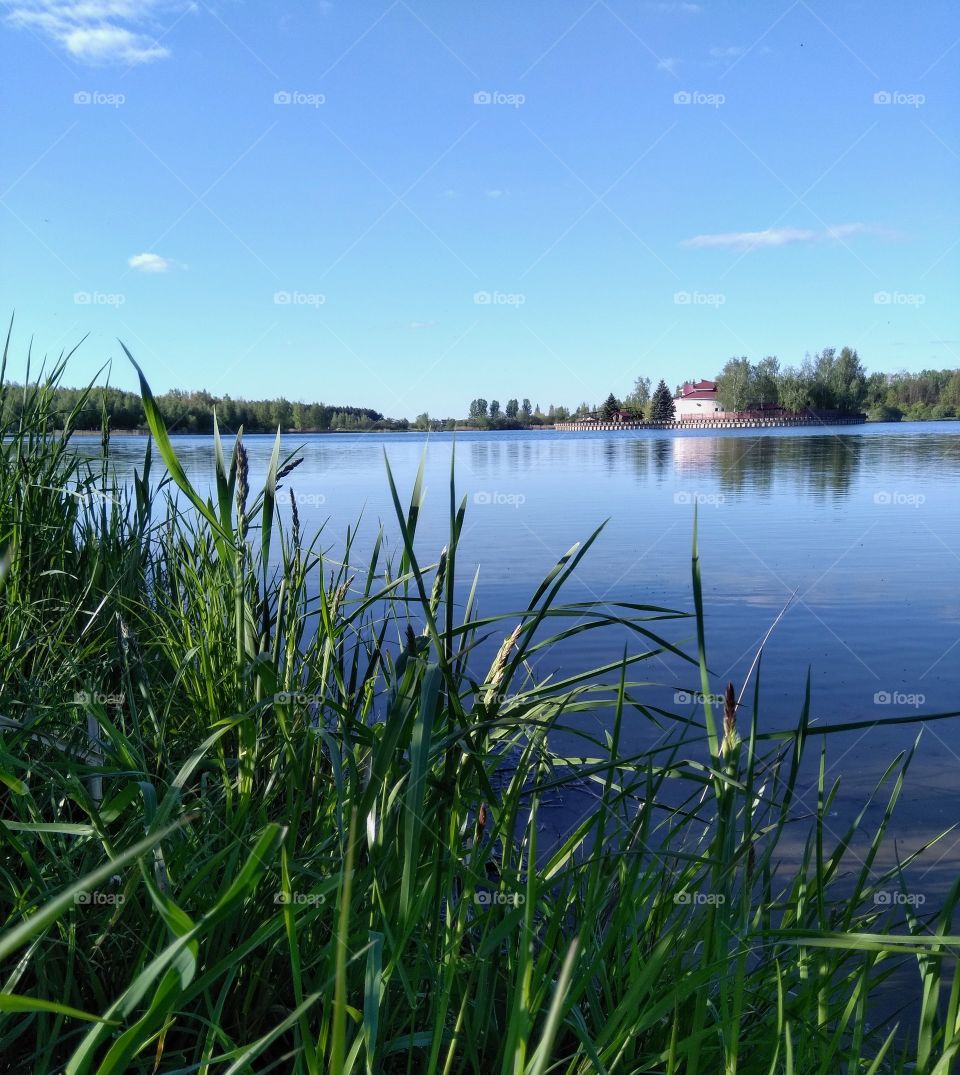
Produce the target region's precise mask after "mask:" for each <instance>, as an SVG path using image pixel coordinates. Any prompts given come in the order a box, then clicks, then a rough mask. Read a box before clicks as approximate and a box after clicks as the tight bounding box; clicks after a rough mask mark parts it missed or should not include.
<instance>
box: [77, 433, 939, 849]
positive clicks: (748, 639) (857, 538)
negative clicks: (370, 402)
mask: <svg viewBox="0 0 960 1075" xmlns="http://www.w3.org/2000/svg"><path fill="white" fill-rule="evenodd" d="M245 442H246V444H247V447H248V450H249V451H250V455H251V465H252V469H253V480H251V487H252V488H256V487H257V485H256V478H257V477H259V476H260V474H262V471H263V470H264V468H265V466H266V462H267V458H268V455H269V451H270V447H271V444H272V438H270V437H265V436H264V437H257V436H250V437H247V438H246V441H245ZM300 444H302V445H303V452H302V454H303V455H304V463H303V464H302V465H301V466H300V468H299V469H298V470H297V471H296V472H295V473H294V474H293V476H292V479H291V481H292V490H291V491H292V493H293V495H295V496H296V497H297V499H298V503H299V509H300V515H301V519H302V521H303V524H304V530H305V532H308V533H309V532H311V531H312V529H313V528H314V527H318V526H320V524H321V523H323V522H324V521H325V520H329V521H328V522H327V527H326V529H325V531H324V539H325V540H324V546H325V548H327V549H328V550H330V552H331V554H332V555H336V554H337V552H338V551H339V550H340V549H342V546H343V536H344V534H345V532H346V528H347V525H348V524H352V523H354V522H355V521H356V520H357V519H358V518H359V517H360V516H361V514H362V515H363V516H364V519H365V524H362V526H361V541H360V546H361V547H362V548H363V549H369V547H370V545H371V544H372V541H373V533H374V531H375V529H376V525H375V524H376V522H377V521H379V520H382V521H383V522H384V524H385V526H386V528H387V531H388V534H389V535H391V536H392V537H393V538H394V540H395V539H396V533H397V531H396V527H395V526H394V525H393V509H392V506H391V503H390V500H389V491H388V488H387V483H386V479H385V468H384V458H383V457H384V451H386V453H387V455H388V457H389V459H390V463H391V466H392V467H393V470H394V475H395V478H396V480H397V483H398V487H399V488H400V492H401V497H404V496H406V495H407V494H408V493H409V491H410V489H411V487H412V484H413V480H414V476H415V474H416V469H417V465H418V463H419V460H420V456H421V454H422V453H423V452H424V451H426V489H427V499H426V505H425V509H424V513H423V515H422V520H421V524H420V529H419V532H418V547H419V550H420V558H421V562H422V563H427V562H432V561H433V560H435V558H436V555H437V553H438V552H439V550H440V548H441V547H442V546H443V545H444V544H445V543H446V527H447V518H448V515H447V513H448V499H447V498H448V480H449V468H450V455H451V450H452V448H453V437H452V435H448V434H433V435H430V436H429V437H428V436H426V435H416V434H407V435H360V436H357V435H352V436H351V435H330V436H313V437H309V436H308V437H302V436H301V437H296V436H290V437H286V438H285V443H284V447H285V448H286V449H288V450H292V449H293V448H295V447H297V446H298V445H300ZM97 447H98V445H97V438H90V440H89V441H88V442H87V441H84V442H81V450H82V451H84V452H88V451H89V452H91V453H92V452H95V451H96V450H97ZM176 447H177V450H178V452H179V454H180V456H181V459H182V461H183V463H184V465H185V467H186V469H187V472H188V473H189V474H190V476H191V479H192V480H193V481H194V482H195V483H197V485H198V486H200V487H202V488H207V487H208V486H209V483H210V481H211V480H212V469H211V468H212V453H211V446H210V442H209V440H208V439H207V438H201V437H183V438H178V439H177V440H176ZM143 448H144V441H143V440H142V439H140V438H120V437H118V438H116V439H115V441H114V447H113V451H114V456H115V459H116V464H117V466H118V468H119V469H120V471H121V473H129V471H130V468H132V467H133V466H134V465H135V464H136V465H139V463H140V462H141V460H142V455H143ZM456 458H457V481H458V488H459V493H460V495H463V494H466V495H467V497H468V511H467V521H466V527H465V536H464V540H463V544H462V547H461V552H460V567H461V569H462V570H463V575H464V581H465V584H466V583H468V582H469V577H470V576H471V575H472V569H473V567H474V566H475V565H477V564H479V565H480V568H481V572H480V593H481V597H482V601H481V611H482V612H484V613H494V612H505V611H510V610H513V609H518V608H522V607H524V606H525V605H526V603H527V601H528V600H529V597H530V596H531V595H532V593H533V590H534V589H535V587H536V585H537V583H538V582H539V580H540V579H541V578H542V577H543V575H544V574H545V573H546V572H547V571H548V570H549V569H550V567H551V566H552V565H553V564H554V563H555V562H556V560H557V559H558V558H559V557H560V556H561V555H563V553H564V552H566V550H567V549H569V548H570V546H571V545H573V544H574V543H575V542H577V541H581V540H583V539H585V538H587V537H588V536H589V534H590V533H591V532H592V531H593V530H594V528H596V527H597V526H599V525H600V524H601V523H602V522H603V521H604V520H605V519H609V522H608V523H607V525H606V527H605V529H604V531H603V533H602V535H601V536H600V538H599V540H598V541H597V542H596V544H595V545H594V547H593V548H592V549H591V550H590V552H589V553H588V555H587V558H586V559H585V561H584V562H583V564H582V566H581V568H580V569H579V572H578V575H577V579H576V582H575V583H574V584H572V585H571V586H570V588H569V590H568V591H567V599H568V600H597V601H613V600H619V601H630V602H640V603H649V604H656V605H664V606H667V607H670V608H676V609H683V610H691V609H692V596H691V583H690V551H691V540H692V533H693V511H694V509H693V504H694V503H695V502H697V503H698V504H699V535H700V536H699V540H700V554H701V567H702V574H703V584H704V598H705V604H706V611H707V628H708V643H707V645H708V661H709V664H710V666H711V668H712V669H713V670H714V671H715V673H716V676H715V680H714V683H715V689H717V690H720V689H722V687H723V686H724V685H725V683H726V681H727V680H728V679H730V680H732V681H733V682H734V684H735V685H736V686H737V687H738V689H739V686H740V684H741V683H742V682H743V679H744V677H745V675H746V674H747V671H748V669H749V667H750V664H751V661H752V659H753V656H754V654H755V652H756V649H757V646H758V645H759V643H760V641H761V639H762V637H763V635H764V634H765V632H766V631H767V629H768V627H769V626H770V624H771V623H772V622H773V620H774V619H775V617H776V616H777V614H778V613H779V612H780V610H781V609H782V608H783V606H784V605H785V604H786V603H787V601H788V599H789V598H790V595H791V594H792V593H794V591H796V595H797V596H796V599H795V600H794V603H793V605H792V606H791V608H790V610H789V611H788V612H787V614H786V616H785V617H784V618H783V620H782V621H781V622H780V624H779V625H778V627H777V629H776V630H775V631H774V633H773V636H772V637H771V639H770V641H769V643H768V644H767V647H766V650H765V654H764V659H763V675H762V680H761V699H762V709H761V711H762V721H763V724H764V726H766V727H768V728H773V727H777V726H786V725H791V724H793V723H794V722H795V721H796V719H797V716H798V714H799V712H800V709H801V705H802V701H803V690H804V680H805V676H806V672H807V668H808V666H809V667H810V669H811V676H812V690H813V699H812V712H813V716H814V718H815V719H816V720H819V721H821V722H824V723H827V722H830V723H832V722H836V721H846V720H855V719H869V720H874V719H884V718H887V717H891V716H894V715H896V714H902V713H907V712H909V713H917V714H924V713H936V712H942V711H947V710H951V709H960V689H958V687H960V675H958V667H960V585H958V583H960V423H952V422H951V423H937V424H929V423H928V424H902V425H898V426H891V425H884V426H861V427H842V428H837V429H835V430H824V431H816V432H811V431H807V430H790V429H786V430H771V431H769V432H767V433H765V434H764V435H758V433H757V432H756V431H736V432H730V433H723V434H721V435H717V434H716V433H711V432H707V431H705V432H702V433H693V434H684V435H679V434H673V433H667V434H664V433H660V432H653V431H630V432H624V433H616V434H609V433H608V434H603V433H578V434H573V433H555V432H531V433H521V432H517V433H497V434H481V433H467V434H458V435H457V438H456ZM284 510H285V511H287V512H289V510H290V509H289V506H287V507H285V508H284ZM503 633H506V631H504V632H503ZM665 633H667V634H668V636H669V637H670V638H671V640H673V641H677V642H680V643H684V642H686V643H689V642H690V636H691V634H692V626H691V625H690V624H686V623H680V624H677V623H674V624H671V625H668V629H667V631H666V632H665ZM622 644H623V641H622V639H619V638H618V639H617V640H616V645H615V646H612V645H611V641H610V639H608V640H607V642H606V643H604V642H603V641H602V639H601V638H600V637H599V633H594V634H593V636H592V637H591V635H590V634H588V635H585V636H583V641H582V643H580V644H579V645H578V648H577V650H576V651H571V650H570V649H569V648H568V649H566V650H564V651H563V652H562V653H556V654H548V655H547V656H546V657H545V658H544V660H543V661H542V662H541V664H540V666H539V667H538V672H540V673H541V674H546V673H547V672H549V671H554V670H560V669H561V668H562V669H563V670H568V669H569V668H571V667H588V666H590V665H592V664H599V663H601V662H602V661H604V660H610V659H615V658H616V657H618V656H619V655H620V652H621V649H620V647H622ZM631 647H632V650H633V651H634V652H636V643H635V642H634V643H631ZM691 649H692V646H691ZM635 678H643V679H655V680H657V681H658V683H659V684H660V685H659V686H654V687H651V688H649V690H648V698H649V701H650V702H651V703H653V704H659V705H663V706H665V707H667V708H670V709H675V708H677V707H678V705H679V707H680V708H681V709H683V710H684V711H685V712H688V713H690V714H693V713H694V706H693V705H692V704H685V703H683V702H680V703H678V702H677V701H676V694H675V692H676V691H677V690H691V691H693V690H696V689H698V685H697V682H696V675H695V674H691V672H690V670H689V669H688V668H684V666H683V665H682V664H681V663H680V662H679V661H677V660H676V659H669V660H654V661H651V662H648V663H646V664H645V665H642V666H640V669H639V670H637V672H636V673H635ZM597 719H598V720H600V719H602V718H599V717H598V718H597ZM648 733H649V728H648V727H647V726H646V725H643V724H642V722H640V721H638V722H637V724H636V725H634V726H631V728H630V729H628V737H633V738H634V739H635V740H636V741H637V742H640V741H641V740H644V736H646V735H648ZM915 735H916V727H914V728H912V729H911V728H908V729H899V730H898V729H893V730H891V729H886V730H872V731H870V732H867V733H855V734H849V735H844V736H837V737H833V738H832V740H831V743H830V754H829V761H830V763H831V768H830V773H829V776H830V777H831V778H833V777H836V776H839V775H841V774H842V776H843V785H842V787H843V791H842V793H841V796H840V799H839V800H838V803H837V809H836V811H835V814H836V817H837V826H838V828H839V826H840V824H841V822H842V820H843V818H844V817H846V816H847V815H848V814H849V813H850V812H851V811H852V810H853V809H854V804H860V803H861V802H862V801H863V798H864V797H865V795H866V793H867V792H868V790H869V788H870V787H871V786H872V784H873V782H874V781H875V779H876V778H877V777H878V776H879V775H880V773H881V772H882V771H883V769H884V768H885V767H886V765H887V764H888V763H889V762H890V761H891V760H892V758H893V756H894V755H895V753H896V752H897V751H898V750H901V749H904V748H905V747H907V746H909V745H910V744H911V743H912V741H913V739H914V737H915ZM644 741H646V740H644ZM914 770H915V771H914V774H913V779H912V780H911V781H909V783H908V791H907V794H906V800H905V802H904V804H903V809H902V811H901V813H900V816H899V820H898V833H899V835H901V836H902V837H904V839H905V844H904V845H903V846H904V849H909V847H911V846H914V845H915V844H916V843H917V841H919V840H920V839H921V838H922V837H923V836H924V835H929V834H931V832H932V831H933V829H938V830H939V829H943V828H946V827H947V826H948V825H951V824H953V823H954V822H955V821H957V820H960V785H958V781H957V779H956V773H957V771H958V770H960V719H957V720H948V721H943V722H938V723H935V724H932V725H928V726H927V727H926V730H925V731H924V733H923V736H922V740H921V745H920V749H919V751H918V756H917V759H916V762H915V764H914ZM954 842H955V839H954V837H952V836H951V837H950V838H948V839H947V841H945V842H944V844H943V845H942V846H941V848H940V850H939V851H938V852H937V854H938V855H939V854H941V853H942V852H947V853H948V854H947V858H946V859H945V860H944V861H954V862H955V861H957V858H958V850H957V848H955V847H954Z"/></svg>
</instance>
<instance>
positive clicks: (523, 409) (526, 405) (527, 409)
mask: <svg viewBox="0 0 960 1075" xmlns="http://www.w3.org/2000/svg"><path fill="white" fill-rule="evenodd" d="M520 413H521V414H522V415H523V417H524V418H526V419H529V418H530V415H531V414H533V407H531V406H530V400H529V399H524V401H523V402H522V403H521V404H520Z"/></svg>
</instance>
